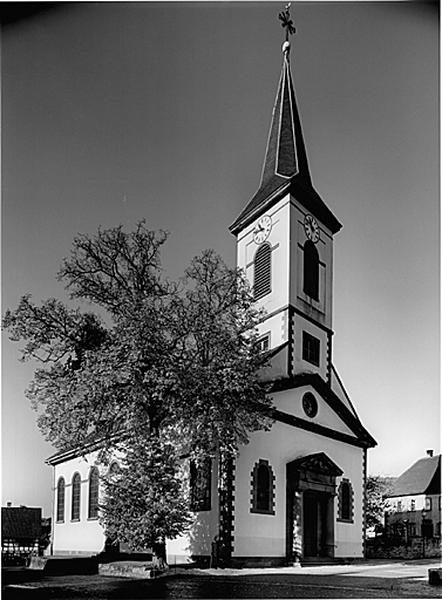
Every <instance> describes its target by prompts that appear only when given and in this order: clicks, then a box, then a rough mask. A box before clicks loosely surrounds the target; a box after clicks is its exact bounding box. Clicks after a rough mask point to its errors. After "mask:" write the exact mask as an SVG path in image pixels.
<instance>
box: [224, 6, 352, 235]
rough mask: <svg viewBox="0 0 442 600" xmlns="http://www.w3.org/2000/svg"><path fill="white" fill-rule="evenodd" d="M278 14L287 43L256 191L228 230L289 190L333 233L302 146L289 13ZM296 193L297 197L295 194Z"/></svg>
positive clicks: (333, 223) (334, 226) (331, 218)
mask: <svg viewBox="0 0 442 600" xmlns="http://www.w3.org/2000/svg"><path fill="white" fill-rule="evenodd" d="M289 8H290V4H289V5H287V6H286V9H285V12H282V13H280V14H279V19H280V20H281V21H282V26H283V27H285V29H286V40H285V42H284V44H283V46H282V53H283V61H282V69H281V76H280V79H279V84H278V89H277V93H276V99H275V104H274V107H273V112H272V120H271V124H270V132H269V137H268V142H267V148H266V153H265V158H264V165H263V169H262V175H261V182H260V185H259V188H258V191H257V192H256V193H255V195H254V196H253V198H252V199H251V200H250V202H249V203H248V204H247V206H246V207H245V209H244V210H243V211H242V212H241V214H240V215H239V217H238V218H237V219H236V221H235V222H234V223H233V225H231V227H230V231H232V233H237V232H238V231H239V230H240V229H242V228H243V227H244V226H246V225H247V223H248V222H250V220H252V219H254V218H256V217H257V216H258V214H260V213H261V212H263V211H264V210H265V209H267V208H268V207H269V205H270V204H273V203H274V202H276V201H277V200H278V199H279V198H280V197H281V196H282V195H283V194H284V193H287V192H288V191H291V192H292V193H293V194H294V195H296V197H297V198H298V200H299V201H300V202H301V203H302V204H306V203H308V206H307V205H306V208H307V209H308V210H310V211H311V212H313V213H316V214H317V216H318V218H322V219H323V220H324V219H325V224H328V225H329V227H330V229H331V230H332V232H333V233H335V232H336V231H338V230H339V229H340V228H341V224H340V223H339V222H338V221H337V219H336V218H335V217H334V215H333V214H332V213H331V211H330V210H329V209H328V208H327V206H326V205H325V204H324V202H323V201H322V200H321V198H320V197H319V196H318V194H317V192H316V191H315V190H314V189H313V186H312V181H311V177H310V171H309V166H308V160H307V153H306V149H305V144H304V136H303V133H302V128H301V121H300V118H299V112H298V107H297V102H296V96H295V91H294V86H293V81H292V74H291V70H290V58H289V55H290V42H289V34H293V33H294V32H295V28H294V27H293V22H292V20H291V19H290V13H289ZM295 191H296V194H295Z"/></svg>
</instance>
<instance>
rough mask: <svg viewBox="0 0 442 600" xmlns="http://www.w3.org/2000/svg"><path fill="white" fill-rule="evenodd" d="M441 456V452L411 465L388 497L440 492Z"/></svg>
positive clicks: (395, 483) (396, 482) (394, 485)
mask: <svg viewBox="0 0 442 600" xmlns="http://www.w3.org/2000/svg"><path fill="white" fill-rule="evenodd" d="M440 457H441V455H440V454H438V455H437V456H432V457H429V456H428V457H426V458H421V459H419V460H418V461H417V462H415V463H414V464H413V465H411V467H410V468H409V469H407V470H406V471H405V472H404V473H402V475H401V476H400V477H398V478H397V479H396V481H395V482H394V484H393V487H392V490H391V492H390V493H389V494H388V497H389V498H396V497H398V496H417V495H419V494H440V492H441V483H440Z"/></svg>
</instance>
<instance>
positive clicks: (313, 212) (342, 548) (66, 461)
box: [48, 11, 376, 566]
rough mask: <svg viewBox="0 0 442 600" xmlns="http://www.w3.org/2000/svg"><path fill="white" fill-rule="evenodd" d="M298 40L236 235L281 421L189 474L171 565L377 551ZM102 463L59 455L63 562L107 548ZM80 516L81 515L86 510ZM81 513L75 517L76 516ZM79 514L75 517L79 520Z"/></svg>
mask: <svg viewBox="0 0 442 600" xmlns="http://www.w3.org/2000/svg"><path fill="white" fill-rule="evenodd" d="M282 16H283V18H284V19H285V23H284V20H283V19H282V20H283V25H285V27H286V30H287V39H286V42H285V43H284V45H283V57H282V71H281V77H280V80H279V84H278V88H277V93H276V100H275V105H274V108H273V114H272V119H271V125H270V133H269V138H268V142H267V148H266V151H265V159H264V166H263V171H262V177H261V182H260V185H259V188H258V191H257V192H256V193H255V194H254V196H253V197H252V198H251V200H250V202H249V203H248V204H247V205H246V206H245V208H244V209H243V210H242V212H241V213H240V214H239V216H238V217H237V218H236V219H235V221H234V223H233V224H232V225H231V227H230V231H231V232H232V234H233V235H234V236H235V239H236V247H237V264H238V266H239V267H241V268H242V269H244V271H245V273H246V276H247V278H248V279H249V281H250V283H251V285H252V288H253V293H254V297H255V300H256V303H257V306H258V307H259V308H263V309H265V315H266V316H265V318H264V319H263V320H262V322H261V323H260V325H259V344H260V345H261V348H262V350H263V351H265V352H268V353H269V356H270V366H269V367H268V368H267V369H266V370H265V372H264V373H263V380H265V381H267V382H268V383H269V384H270V386H271V397H272V400H273V406H274V411H273V418H274V421H273V424H272V427H271V429H270V430H269V431H259V432H255V433H253V434H252V435H251V436H250V441H249V443H248V444H247V445H246V446H243V447H242V448H241V449H240V452H239V455H238V456H237V458H236V459H235V460H234V461H230V462H229V464H225V465H219V464H217V463H216V462H215V461H212V463H210V461H208V463H207V465H206V468H205V469H203V470H199V471H198V472H196V470H195V469H192V466H191V468H190V483H191V490H192V492H191V493H192V498H191V499H192V508H193V510H194V514H195V522H194V524H193V526H192V528H191V530H190V532H189V534H188V535H186V536H183V537H182V538H180V539H178V540H172V541H170V542H168V560H169V562H170V563H172V564H173V563H174V562H175V561H176V562H179V561H181V560H183V559H184V557H188V558H189V559H190V558H191V559H192V560H196V561H197V562H199V563H202V564H214V563H216V562H218V564H230V565H232V566H243V565H284V564H292V563H294V562H301V563H303V564H304V563H309V562H310V563H312V562H313V563H317V562H321V561H327V562H328V561H333V560H338V559H341V560H342V559H356V558H362V557H363V555H364V537H365V514H364V511H365V492H364V490H365V481H366V476H367V450H368V448H370V447H373V446H375V445H376V442H375V441H374V439H373V438H372V437H371V435H370V434H369V433H368V432H367V430H366V429H365V428H364V427H363V425H362V424H361V421H360V420H359V418H358V415H357V413H356V410H355V408H354V406H353V404H352V402H351V400H350V398H349V396H348V394H347V392H346V391H345V388H344V386H343V384H342V382H341V380H340V378H339V375H338V373H337V371H336V369H335V367H334V365H333V362H332V341H333V327H332V308H333V241H334V236H335V235H336V234H337V233H338V232H339V231H340V229H341V227H342V225H341V223H340V222H339V221H338V219H337V218H336V216H335V215H334V214H333V213H332V211H331V210H330V209H329V208H328V207H327V205H326V204H325V202H324V201H323V200H322V198H321V197H320V196H319V195H318V193H317V192H316V191H315V189H314V187H313V184H312V180H311V177H310V170H309V164H308V160H307V153H306V148H305V142H304V138H303V133H302V128H301V122H300V117H299V113H298V107H297V102H296V97H295V92H294V86H293V82H292V75H291V70H290V43H289V41H288V34H289V33H292V30H293V28H292V25H291V21H290V15H289V13H288V11H287V12H285V13H283V15H282ZM94 460H95V454H94V453H90V454H89V455H87V456H86V457H84V456H79V453H76V452H75V451H69V452H60V453H57V454H56V455H54V456H53V457H51V458H50V459H49V460H48V463H49V464H50V465H52V466H53V467H54V494H55V501H54V507H55V508H54V512H55V514H54V519H53V522H54V538H53V548H54V552H55V553H63V554H64V553H70V552H76V553H89V554H91V553H97V552H100V551H102V550H103V547H104V533H103V530H102V528H101V526H100V525H99V522H98V520H97V517H98V512H97V511H98V497H99V493H100V492H99V471H98V468H97V467H96V466H95V465H94ZM74 512H75V514H74ZM68 513H72V514H68ZM74 517H75V518H74Z"/></svg>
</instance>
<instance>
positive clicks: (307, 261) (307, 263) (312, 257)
mask: <svg viewBox="0 0 442 600" xmlns="http://www.w3.org/2000/svg"><path fill="white" fill-rule="evenodd" d="M304 293H305V294H307V296H310V298H313V300H319V254H318V251H317V250H316V246H315V245H314V243H313V242H312V241H311V240H307V241H306V242H305V244H304Z"/></svg>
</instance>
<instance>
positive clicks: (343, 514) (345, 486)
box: [338, 479, 353, 523]
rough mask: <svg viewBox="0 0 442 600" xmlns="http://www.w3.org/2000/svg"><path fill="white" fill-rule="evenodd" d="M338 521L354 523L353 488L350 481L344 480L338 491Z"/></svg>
mask: <svg viewBox="0 0 442 600" xmlns="http://www.w3.org/2000/svg"><path fill="white" fill-rule="evenodd" d="M338 521H345V522H347V523H352V522H353V488H352V485H351V483H350V481H349V480H348V479H343V480H342V481H341V484H340V486H339V490H338Z"/></svg>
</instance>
